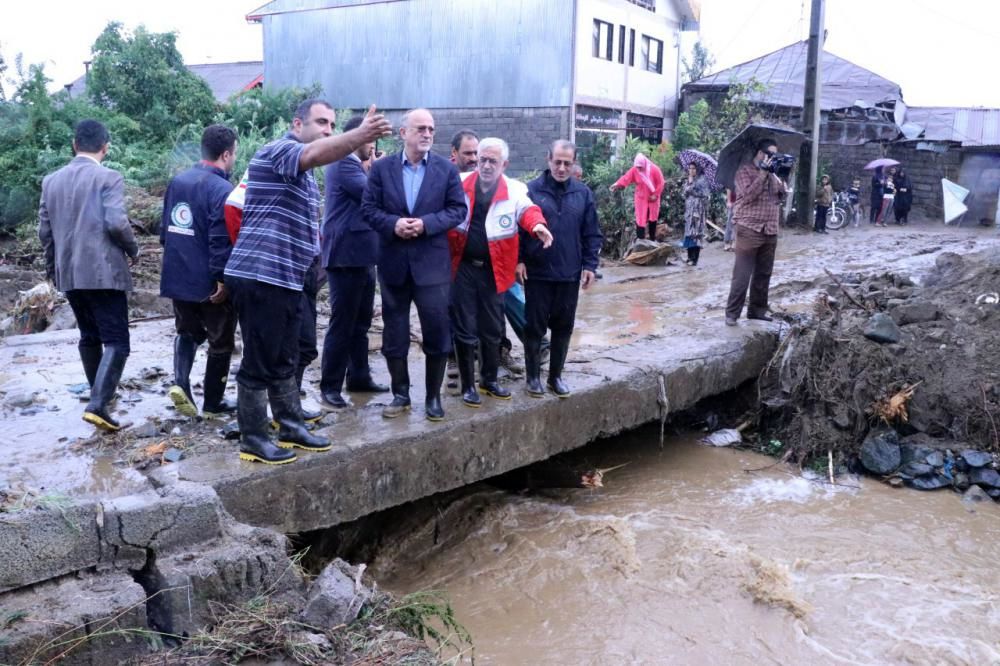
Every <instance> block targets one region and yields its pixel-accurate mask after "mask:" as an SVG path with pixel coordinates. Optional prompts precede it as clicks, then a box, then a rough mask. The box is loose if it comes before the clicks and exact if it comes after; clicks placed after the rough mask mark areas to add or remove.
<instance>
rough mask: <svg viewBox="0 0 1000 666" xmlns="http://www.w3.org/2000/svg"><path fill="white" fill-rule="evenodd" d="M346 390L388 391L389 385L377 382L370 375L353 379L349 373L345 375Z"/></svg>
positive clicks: (361, 391)
mask: <svg viewBox="0 0 1000 666" xmlns="http://www.w3.org/2000/svg"><path fill="white" fill-rule="evenodd" d="M347 390H348V391H349V392H350V393H388V392H389V387H388V386H386V385H385V384H379V383H377V382H376V381H375V380H374V379H372V376H371V375H368V376H367V377H365V378H363V379H357V380H356V379H354V377H352V376H351V375H350V374H348V375H347Z"/></svg>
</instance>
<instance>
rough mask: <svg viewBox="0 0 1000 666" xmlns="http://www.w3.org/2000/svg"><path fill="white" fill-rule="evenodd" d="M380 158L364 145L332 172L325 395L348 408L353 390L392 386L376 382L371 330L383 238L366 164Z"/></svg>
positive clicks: (326, 236)
mask: <svg viewBox="0 0 1000 666" xmlns="http://www.w3.org/2000/svg"><path fill="white" fill-rule="evenodd" d="M362 120H364V118H362V117H361V116H354V117H353V118H351V119H350V120H348V121H347V123H346V124H345V125H344V131H345V132H349V131H351V130H352V129H354V128H356V127H360V126H361V121H362ZM374 152H375V142H374V141H373V142H370V143H366V144H364V145H362V146H361V147H360V148H358V149H357V150H355V151H354V152H353V153H351V154H350V155H348V156H347V157H345V158H344V159H342V160H339V161H337V162H334V163H333V164H330V165H329V166H327V167H326V172H325V176H326V213H325V216H324V220H323V234H322V236H323V243H322V252H321V254H320V256H321V260H322V262H323V267H324V268H326V276H327V282H328V283H329V285H330V327H329V328H328V329H327V331H326V338H325V339H324V340H323V361H322V371H321V372H322V377H321V379H320V384H319V388H320V393H321V398H322V401H323V403H324V404H325V405H327V406H329V407H333V408H335V409H340V408H343V407H347V401H346V400H344V397H343V395H341V390H342V389H343V387H344V378H345V375H346V377H347V390H348V391H351V392H362V393H383V392H385V391H388V390H389V387H388V386H383V385H381V384H376V383H375V382H374V381H373V380H372V374H371V367H370V366H369V364H368V329H369V328H371V325H372V310H373V308H374V304H375V264H376V262H377V261H378V234H377V233H375V230H374V229H372V228H371V227H370V226H369V225H368V223H367V222H365V220H364V218H363V217H362V216H361V197H362V196H363V195H364V192H365V185H366V184H367V182H368V173H367V172H366V171H365V167H364V163H365V162H367V161H368V160H369V159H371V156H372V153H374Z"/></svg>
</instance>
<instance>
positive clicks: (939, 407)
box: [758, 253, 1000, 498]
mask: <svg viewBox="0 0 1000 666" xmlns="http://www.w3.org/2000/svg"><path fill="white" fill-rule="evenodd" d="M830 277H831V283H830V284H829V285H827V288H826V290H825V291H824V292H822V293H821V294H820V297H819V298H818V299H817V302H816V305H815V309H814V312H813V313H812V314H811V315H809V316H807V317H804V318H801V319H800V320H798V321H793V322H792V323H793V325H792V326H791V329H790V330H789V331H788V333H787V334H786V335H785V336H784V337H783V339H782V342H781V344H780V346H779V349H778V351H777V353H776V354H775V356H774V358H773V359H772V361H771V363H770V364H769V365H768V366H767V368H766V369H765V371H764V372H763V373H762V375H761V377H760V380H759V382H758V390H759V406H760V410H759V414H760V422H759V424H758V425H759V431H760V432H761V433H762V441H763V442H765V443H768V444H767V445H766V447H765V448H767V449H768V450H769V451H771V452H775V451H778V452H780V453H782V454H783V455H784V456H785V458H786V459H787V460H793V461H797V462H799V463H800V464H804V465H805V464H810V463H812V462H820V461H822V462H823V463H825V462H826V461H827V460H828V458H829V457H830V456H832V457H833V458H834V459H835V460H836V461H837V463H838V464H839V465H841V466H846V467H847V468H858V467H861V468H864V469H865V470H866V471H868V472H870V473H873V474H878V475H882V476H885V477H887V478H888V479H891V480H892V481H893V482H894V483H899V484H906V485H909V486H912V487H915V488H921V489H932V488H940V487H945V486H952V487H954V488H956V489H958V490H963V491H964V490H965V489H966V488H968V487H969V486H970V485H976V484H978V485H979V486H981V488H982V489H983V490H984V491H985V492H987V493H988V494H990V496H992V497H994V498H997V497H998V496H1000V475H998V474H997V471H996V465H997V460H996V454H1000V433H998V426H1000V364H998V363H997V359H996V357H995V356H994V355H993V354H994V353H995V350H997V349H1000V326H998V324H1000V297H998V296H997V293H996V291H997V289H998V288H1000V264H997V263H996V262H995V260H992V259H991V258H990V257H984V256H979V257H976V256H970V257H966V258H963V257H961V256H959V255H957V254H954V253H943V254H941V255H940V256H939V257H938V258H937V260H936V263H935V266H934V268H933V269H932V270H931V271H930V272H929V274H928V275H926V276H924V278H923V280H922V281H921V284H920V285H918V284H917V283H916V282H915V281H914V280H913V279H911V278H910V277H909V276H907V275H904V274H901V273H896V272H886V273H883V274H881V275H875V276H861V275H846V276H840V277H837V276H833V275H831V276H830ZM824 467H825V464H824Z"/></svg>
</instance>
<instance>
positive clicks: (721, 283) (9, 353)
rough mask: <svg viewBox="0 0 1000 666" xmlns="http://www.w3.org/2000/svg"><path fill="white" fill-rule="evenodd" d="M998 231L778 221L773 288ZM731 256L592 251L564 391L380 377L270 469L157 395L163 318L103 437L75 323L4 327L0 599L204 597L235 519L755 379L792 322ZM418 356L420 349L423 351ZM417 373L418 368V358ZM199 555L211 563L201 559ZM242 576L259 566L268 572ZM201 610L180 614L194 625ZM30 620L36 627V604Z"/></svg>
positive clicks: (647, 418)
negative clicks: (115, 422) (317, 444)
mask: <svg viewBox="0 0 1000 666" xmlns="http://www.w3.org/2000/svg"><path fill="white" fill-rule="evenodd" d="M883 231H884V233H881V232H883ZM997 246H998V244H997V239H996V236H995V234H992V233H989V232H988V231H983V230H954V229H947V228H939V227H928V228H925V229H914V228H909V229H890V230H878V231H876V230H850V231H849V232H846V233H843V234H840V235H836V236H831V237H823V238H820V237H816V236H812V235H809V234H801V233H789V234H786V235H785V237H784V238H783V240H782V245H781V249H780V251H779V259H778V263H777V266H776V271H775V279H774V287H773V289H772V297H773V303H774V305H775V307H776V309H779V310H781V311H783V312H785V313H786V314H787V315H788V316H789V317H795V316H796V315H798V314H803V313H806V312H811V311H812V308H813V307H814V304H815V301H816V293H817V290H818V289H826V288H827V287H828V286H829V283H830V279H829V277H828V276H827V275H826V274H825V272H824V271H823V268H824V267H825V268H828V269H829V270H830V271H831V272H833V273H835V274H843V273H846V272H849V271H857V272H871V271H875V270H878V269H879V267H881V266H883V265H884V264H886V263H891V264H892V265H893V267H894V269H897V268H898V269H899V270H905V271H908V272H912V273H914V274H916V273H919V272H921V271H924V270H926V269H929V268H930V267H932V266H933V265H934V262H935V260H936V258H937V256H938V255H940V254H941V253H942V252H944V251H945V250H956V251H958V252H961V253H965V254H968V253H972V252H975V251H985V250H990V249H994V248H996V247H997ZM712 250H714V251H712ZM731 258H732V255H731V254H729V253H724V252H721V251H719V250H718V249H717V248H709V250H707V251H706V253H705V254H704V255H703V258H702V263H701V265H700V266H699V267H698V268H697V269H694V270H692V269H689V268H686V267H683V266H665V267H662V266H653V267H631V266H629V267H624V266H622V267H612V266H606V267H604V268H603V269H602V270H603V272H604V279H603V280H602V281H601V282H600V283H598V285H596V286H595V288H594V289H592V290H590V291H589V292H587V293H585V294H584V295H583V296H582V298H581V308H580V319H579V325H578V329H577V332H576V334H575V336H574V341H573V347H572V350H571V354H570V358H569V365H568V372H567V376H568V381H569V382H570V384H571V386H573V388H574V389H575V395H574V396H572V397H571V398H570V399H569V400H567V401H560V400H556V399H555V398H551V397H550V398H546V399H544V400H530V399H528V398H526V397H525V396H524V394H523V392H522V391H521V385H520V384H519V382H516V381H514V382H512V383H511V387H512V389H513V390H514V394H515V398H514V401H512V402H510V403H504V404H493V403H490V404H488V406H487V407H485V408H484V409H481V410H467V409H465V408H463V407H462V406H461V404H460V400H459V399H458V398H457V397H455V396H450V397H449V398H448V399H447V400H446V403H445V408H446V410H447V414H448V418H447V419H446V421H445V423H443V424H430V423H428V422H426V421H425V420H424V419H423V415H422V414H421V413H419V411H415V412H414V413H413V414H412V415H410V417H409V418H408V419H399V420H397V421H392V422H386V421H384V420H382V419H381V418H380V417H379V416H378V414H379V410H380V407H381V400H382V396H374V397H372V398H369V399H366V400H360V401H357V402H356V405H355V409H352V410H348V411H345V412H340V413H335V414H330V415H328V416H327V417H326V418H325V419H324V422H323V423H322V424H321V426H320V432H323V433H325V434H329V435H331V436H332V437H333V438H334V442H335V448H334V450H333V451H331V452H330V453H329V454H321V455H317V456H303V458H302V460H300V461H299V462H296V463H295V464H293V465H289V466H285V467H283V468H279V469H271V468H264V467H263V466H255V465H247V464H242V463H240V462H239V461H238V459H237V457H236V455H235V452H236V447H237V444H236V442H235V441H234V440H232V439H228V438H227V437H226V434H227V432H230V431H229V430H227V429H226V428H225V426H226V424H225V423H217V422H212V421H192V420H188V419H183V418H178V417H177V415H175V414H174V413H173V412H172V410H171V409H170V408H169V402H168V401H167V400H166V398H165V396H164V395H163V393H164V391H165V387H166V385H167V382H169V376H168V373H167V371H165V370H164V368H169V367H170V353H171V352H170V339H171V338H172V335H173V333H172V327H171V325H170V324H171V322H169V321H166V320H161V321H143V322H137V323H136V324H135V326H134V327H133V328H132V332H133V350H134V352H133V356H132V358H131V359H130V361H129V365H128V366H127V368H126V372H125V377H124V381H123V385H122V396H121V398H120V399H119V405H118V407H119V410H120V412H122V415H123V416H124V417H125V418H126V420H128V421H131V422H132V423H131V427H130V428H129V429H127V430H126V431H124V432H123V433H122V434H119V435H116V436H100V435H98V436H95V435H94V434H93V432H92V431H91V430H90V428H89V427H88V426H87V425H86V424H84V423H83V422H82V421H81V420H80V419H79V413H80V410H81V405H80V402H79V400H78V396H77V393H76V392H74V391H76V389H77V388H78V386H79V382H80V380H81V372H80V370H79V367H78V360H77V359H76V353H75V352H76V349H75V335H74V332H72V331H60V332H53V333H43V334H40V335H35V336H21V337H14V338H7V339H5V340H4V342H3V343H2V344H0V360H2V361H3V368H4V370H3V373H2V374H3V376H2V377H0V391H3V393H4V395H3V397H2V402H0V404H2V405H3V409H4V419H3V421H2V423H0V450H2V452H3V459H2V461H0V489H2V491H3V495H4V509H3V512H2V514H0V518H2V519H3V520H0V551H2V552H0V555H3V557H0V561H3V562H4V563H5V565H4V567H3V570H2V571H0V589H4V590H6V592H0V599H3V600H5V601H6V600H7V599H9V598H10V597H9V596H3V595H16V594H24V593H27V594H29V595H35V594H37V593H38V591H39V590H42V589H46V590H48V591H47V594H60V593H64V592H65V590H64V588H62V587H60V586H61V585H63V584H65V583H66V582H67V577H70V578H72V577H75V576H83V577H84V578H85V579H86V580H91V579H93V580H94V581H98V580H109V578H108V577H109V576H117V577H118V578H116V580H119V579H120V580H122V581H124V582H123V583H122V584H123V586H124V588H123V589H128V590H130V595H131V596H129V597H128V598H127V599H126V598H122V599H119V600H118V601H117V602H115V601H114V600H113V599H111V598H110V597H108V596H101V594H106V593H105V592H101V593H93V594H92V595H91V596H90V597H88V598H90V599H99V600H101V602H102V603H103V602H105V601H106V602H107V603H106V605H105V607H104V610H105V611H108V610H109V609H110V611H111V612H113V613H117V612H119V611H120V610H123V609H125V608H132V607H134V605H135V604H136V603H138V604H140V606H141V605H142V604H143V601H144V599H146V598H147V597H148V595H149V593H150V592H149V590H148V589H146V588H144V587H142V586H141V585H139V584H138V582H137V580H136V579H135V578H134V576H135V575H138V574H137V572H142V571H146V572H147V573H148V572H149V571H157V572H158V573H159V574H160V575H161V576H162V578H163V580H164V581H171V585H175V586H177V587H179V588H180V589H184V590H188V594H189V595H190V594H194V595H195V597H196V598H199V599H201V600H202V601H203V602H204V601H205V600H207V599H212V598H213V597H212V595H213V594H215V595H217V594H219V591H220V590H219V588H218V581H220V580H223V581H224V580H227V578H226V576H227V575H230V574H229V573H227V572H232V571H233V570H234V569H235V570H240V569H241V568H242V569H244V570H249V571H257V570H258V569H259V565H258V564H253V563H254V562H256V561H257V560H255V557H256V556H255V552H256V551H254V549H253V548H247V547H245V545H246V542H245V541H238V540H237V546H238V547H236V548H235V550H230V551H226V552H228V553H229V556H231V557H230V559H226V558H225V557H221V556H217V555H213V556H212V557H210V558H208V557H202V555H203V554H205V553H209V552H216V551H215V550H213V549H217V547H218V546H219V545H220V544H219V542H220V541H223V542H225V541H226V539H225V538H224V537H226V536H227V535H229V536H231V534H230V532H237V533H239V532H241V531H242V532H245V530H246V528H247V526H248V525H252V526H255V527H254V529H263V533H264V534H274V535H276V536H278V537H280V536H281V534H278V533H285V534H295V533H301V532H305V531H310V530H322V529H327V528H329V527H332V526H335V525H338V524H342V523H345V522H347V521H350V520H353V519H355V518H358V517H360V516H363V515H366V514H368V513H371V512H374V511H379V510H382V509H385V508H388V507H391V506H398V505H400V504H403V503H405V502H410V501H413V500H418V499H420V498H421V497H426V496H429V495H432V494H435V493H439V492H441V491H446V490H449V489H455V488H460V487H462V486H466V485H468V484H470V483H474V482H477V481H480V480H482V479H485V478H488V477H491V476H494V475H496V474H500V473H502V472H505V471H508V470H511V469H515V468H517V467H521V466H523V465H527V464H530V463H532V462H536V461H538V460H542V459H545V458H547V457H549V456H551V455H553V454H556V453H560V452H564V451H568V450H571V449H574V448H577V447H580V446H582V445H584V444H586V443H587V442H590V441H592V440H594V439H596V438H599V437H606V436H609V435H612V434H616V433H621V432H625V431H628V430H631V429H634V428H636V427H639V426H642V425H643V424H646V423H649V422H656V421H660V420H661V419H665V420H667V421H669V419H670V417H671V415H672V414H675V413H676V412H677V411H679V410H683V409H685V408H687V407H691V406H693V405H694V404H696V403H698V402H699V401H701V400H703V399H704V398H709V397H711V396H716V395H718V394H720V393H722V392H725V391H729V390H732V389H735V388H737V387H738V386H741V385H743V384H744V383H745V382H746V381H747V380H752V379H754V378H756V377H757V376H758V375H759V373H760V371H761V370H762V369H763V368H764V367H765V366H766V364H767V363H768V361H769V360H770V359H771V358H772V357H773V352H774V350H775V348H776V347H777V344H778V340H779V337H780V336H781V334H782V330H783V327H785V328H786V329H787V327H786V326H785V324H783V323H781V322H776V323H773V324H767V323H762V322H741V324H740V326H738V327H736V328H735V329H733V328H729V327H725V326H723V325H722V314H721V303H722V302H723V299H724V296H725V291H726V289H727V288H728V274H729V270H730V262H731ZM321 334H322V331H321ZM202 363H203V361H201V360H200V359H199V362H198V364H196V369H195V372H194V376H195V377H197V376H199V375H200V372H201V368H202V367H203V366H202ZM372 365H373V368H374V369H375V372H376V376H378V377H379V378H383V376H384V375H383V373H384V369H383V367H384V366H383V364H382V363H381V360H380V359H379V358H378V357H373V359H372ZM411 365H412V366H413V367H414V369H417V368H419V367H420V365H421V364H420V359H419V354H417V353H415V354H414V358H413V359H412V362H411ZM317 379H318V372H317V368H315V367H312V368H310V369H308V370H307V386H308V387H309V390H310V391H312V390H314V388H313V387H314V386H315V382H316V381H317ZM413 382H414V384H415V385H417V386H420V385H421V384H422V381H421V378H420V376H419V373H415V375H414V378H413ZM661 382H662V384H661ZM661 386H662V388H661ZM195 392H196V395H197V394H198V390H197V389H196V390H195ZM416 397H417V398H418V401H419V397H420V395H419V391H417V392H416ZM629 467H631V465H630V466H629ZM626 469H628V468H626ZM618 474H619V472H615V475H616V477H617V475H618ZM178 493H180V494H181V495H183V497H180V498H179V497H178ZM179 506H184V507H186V508H185V509H184V515H185V516H188V515H198V516H204V517H206V520H207V522H202V523H195V524H191V523H190V522H189V521H186V520H185V521H178V520H177V519H176V516H177V515H178V514H177V513H176V512H177V511H178V510H179V509H178V508H177V507H179ZM12 509H16V510H12ZM195 509H196V511H195V512H194V513H191V511H192V510H195ZM66 516H69V520H67V518H66ZM212 516H216V518H211V517H212ZM218 516H222V517H221V518H219V517H218ZM119 521H122V522H119ZM108 524H111V525H118V533H117V534H116V533H115V532H114V531H113V530H106V529H104V525H108ZM206 525H207V527H206ZM213 525H216V526H215V527H212V526H213ZM219 525H225V526H226V527H225V528H223V527H220V526H219ZM240 525H242V526H243V527H239V526H240ZM123 529H124V531H123ZM133 529H134V530H135V532H134V533H133V532H132V530H133ZM227 543H228V545H233V544H232V543H229V542H227ZM274 543H277V544H279V545H278V546H274V544H272V545H271V546H269V548H271V550H272V551H273V550H274V548H275V547H276V548H277V549H278V550H279V551H282V552H283V553H284V554H283V555H282V557H285V558H287V557H288V554H289V549H290V548H291V547H289V546H282V545H280V544H282V543H284V542H283V541H281V540H280V539H279V540H278V541H275V542H274ZM240 544H242V545H240ZM251 545H253V544H251ZM259 545H260V544H259V543H258V544H257V545H256V546H254V547H259ZM191 556H193V557H194V559H193V560H190V559H187V560H186V559H185V557H191ZM229 556H227V557H229ZM192 561H194V562H199V563H205V562H209V563H211V566H210V567H209V569H208V570H206V571H199V570H197V569H192V565H191V562H192ZM622 566H626V565H622ZM248 567H249V568H248ZM626 568H627V567H626ZM271 570H272V571H273V568H272V569H271ZM143 580H145V581H146V582H148V581H149V580H151V579H150V578H149V577H146V578H143ZM248 580H252V581H256V582H255V583H254V584H255V585H258V584H260V581H261V580H267V579H266V577H263V576H258V577H257V578H254V577H250V579H248ZM46 581H48V582H46ZM46 586H47V587H46ZM253 588H254V585H249V584H248V585H244V586H242V587H240V592H241V594H245V595H250V598H252V596H253V594H255V590H254V589H253ZM150 589H153V590H154V591H156V590H157V589H165V588H156V587H154V588H150ZM61 591H62V592H61ZM94 595H96V596H94ZM133 597H134V598H133ZM244 601H245V599H244ZM178 603H180V602H178ZM116 604H117V605H116ZM122 604H127V605H125V606H122ZM38 607H44V606H38ZM179 607H181V608H183V606H179ZM201 610H204V609H201ZM88 612H92V611H88ZM200 612H201V611H199V613H200ZM130 617H131V616H130ZM204 617H205V616H204V614H203V613H202V614H200V615H199V614H198V613H195V614H193V615H191V614H187V615H185V616H184V617H183V618H181V619H183V620H184V622H187V623H188V624H187V625H185V626H189V627H191V628H192V629H194V628H196V627H197V626H198V625H197V621H200V620H203V619H204ZM135 619H136V621H140V622H141V619H139V618H138V617H137V618H135ZM31 620H32V622H35V623H38V626H42V625H44V622H45V621H46V619H45V617H44V616H40V617H32V618H31ZM91 620H93V617H92V618H91ZM19 626H24V625H23V624H21V625H19ZM473 640H475V636H473Z"/></svg>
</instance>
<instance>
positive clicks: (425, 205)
mask: <svg viewBox="0 0 1000 666" xmlns="http://www.w3.org/2000/svg"><path fill="white" fill-rule="evenodd" d="M399 133H400V136H401V137H402V139H403V150H402V151H401V152H399V153H397V154H395V155H389V156H388V157H384V158H382V159H380V160H377V161H376V162H375V164H374V165H373V166H372V170H371V172H370V173H369V175H368V187H367V188H366V189H365V195H364V199H363V200H362V203H361V211H362V213H363V215H364V217H365V219H366V220H367V221H368V223H369V224H370V225H371V226H372V227H373V228H374V229H375V231H376V232H378V235H379V240H380V247H379V252H380V256H379V262H378V278H379V284H380V285H381V294H382V321H383V322H384V325H385V328H384V329H383V332H382V354H383V355H384V356H385V360H386V365H388V366H389V375H390V376H391V378H392V394H393V397H392V402H391V403H390V404H389V405H387V406H386V407H385V409H383V410H382V416H384V417H385V418H394V417H397V416H400V415H401V414H403V413H405V412H407V411H409V409H410V375H409V370H408V368H407V365H406V357H407V354H408V353H409V350H410V304H411V303H415V304H416V306H417V315H418V316H419V317H420V330H421V333H422V334H423V348H424V355H425V357H426V372H427V375H426V383H425V388H426V391H427V392H426V397H425V404H424V406H425V410H426V411H425V415H426V417H427V419H428V420H430V421H440V420H442V419H443V418H444V408H443V407H442V406H441V382H442V381H443V380H444V372H445V365H446V363H447V359H448V354H449V353H450V352H451V330H450V328H449V325H448V293H449V287H450V286H451V257H450V255H449V252H448V235H447V232H448V230H449V229H451V228H453V227H457V226H458V225H459V224H461V223H462V222H463V221H464V220H465V214H466V212H467V211H468V207H467V206H466V203H465V192H463V190H462V182H461V181H460V180H459V177H458V169H456V168H455V165H454V164H451V163H450V162H449V161H448V160H446V159H445V158H443V157H440V156H438V155H434V154H433V153H431V152H430V150H431V144H432V143H433V142H434V118H433V116H431V114H430V112H429V111H428V110H427V109H414V110H413V111H409V112H407V114H406V115H405V116H403V123H402V127H401V128H400V130H399Z"/></svg>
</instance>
